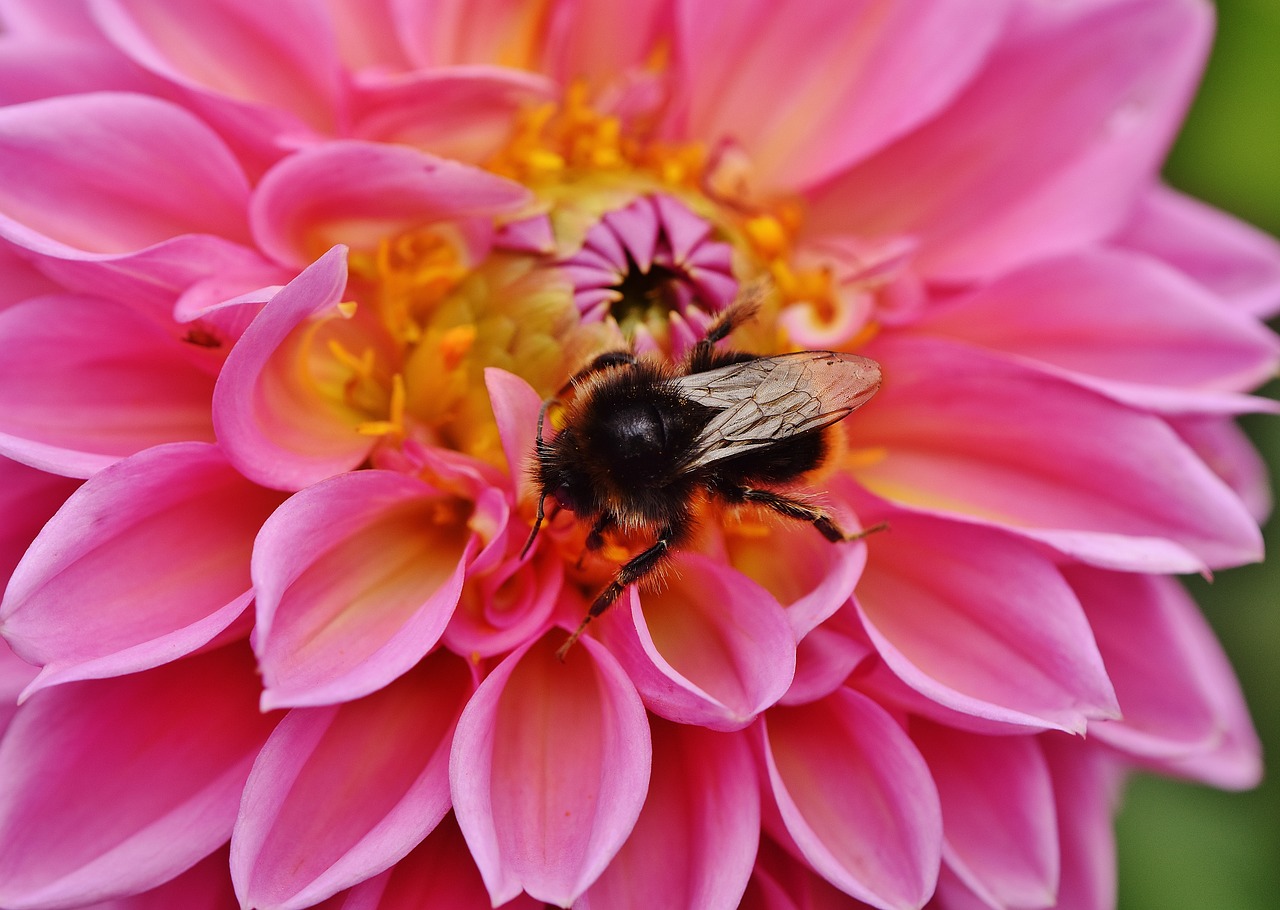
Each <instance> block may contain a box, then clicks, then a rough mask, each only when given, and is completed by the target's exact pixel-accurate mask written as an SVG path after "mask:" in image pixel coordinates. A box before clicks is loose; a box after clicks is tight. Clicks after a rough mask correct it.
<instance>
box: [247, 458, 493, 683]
mask: <svg viewBox="0 0 1280 910" xmlns="http://www.w3.org/2000/svg"><path fill="white" fill-rule="evenodd" d="M469 517H470V504H467V503H463V502H462V501H460V500H456V499H454V498H453V497H450V496H447V495H444V494H441V493H439V492H438V491H437V490H435V489H434V488H432V487H429V486H427V485H426V484H425V483H423V482H422V481H420V480H418V479H417V478H416V477H411V476H408V475H404V474H398V473H394V472H391V471H378V470H369V471H358V472H354V473H351V474H343V475H340V476H338V477H333V478H330V479H329V480H327V481H325V482H323V483H319V484H316V485H315V486H313V487H309V488H307V489H306V490H303V491H302V492H301V493H298V494H296V495H294V496H293V497H291V498H290V499H289V500H288V501H287V502H286V503H285V504H284V505H282V506H281V507H280V508H279V509H277V510H276V512H275V514H274V515H272V516H271V518H270V519H269V520H268V521H267V523H266V524H265V525H263V527H262V532H261V533H260V534H259V535H258V540H257V543H256V544H255V546H254V550H253V583H254V591H255V593H256V595H257V606H258V622H257V627H256V629H255V630H254V648H255V650H256V651H257V653H258V660H259V665H260V667H261V670H262V679H263V683H264V686H265V689H266V691H265V692H264V693H263V696H262V700H263V705H264V707H266V708H275V707H301V706H307V705H324V704H333V703H336V702H341V701H348V700H350V699H353V698H358V697H359V696H361V695H367V694H368V693H370V692H373V691H375V690H377V689H379V688H381V687H382V686H385V685H387V683H389V682H391V681H392V680H393V679H395V678H396V677H398V676H400V675H401V674H402V673H404V672H405V671H406V670H408V669H409V668H410V667H412V666H413V665H414V664H416V663H417V662H418V661H419V660H421V659H422V657H423V656H424V655H426V653H427V652H428V651H430V650H431V648H432V647H433V646H434V645H435V643H436V642H437V641H439V639H440V635H441V633H442V632H443V631H444V628H445V625H446V624H447V623H448V621H449V617H450V616H451V615H452V614H453V610H454V607H455V606H456V604H457V602H458V595H459V592H460V591H461V588H462V580H463V575H464V572H465V569H466V566H467V563H468V562H469V561H470V560H471V558H472V557H473V556H474V554H475V551H476V549H477V541H478V537H477V535H476V534H475V533H474V532H473V531H472V530H471V528H470V527H469V526H468V519H469Z"/></svg>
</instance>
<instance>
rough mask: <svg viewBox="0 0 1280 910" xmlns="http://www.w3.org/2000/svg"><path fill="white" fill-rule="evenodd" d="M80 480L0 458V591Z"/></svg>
mask: <svg viewBox="0 0 1280 910" xmlns="http://www.w3.org/2000/svg"><path fill="white" fill-rule="evenodd" d="M78 486H80V483H79V482H78V481H75V480H71V479H68V478H66V477H59V476H58V475H56V474H46V473H45V472H44V471H38V470H36V469H35V468H29V467H27V466H26V465H24V464H19V463H18V462H16V461H10V460H9V459H7V458H0V515H3V516H5V520H4V522H3V523H0V591H2V590H3V587H4V585H6V584H8V582H9V576H10V575H12V574H13V569H14V567H15V566H17V564H18V561H19V560H20V559H22V554H23V553H25V552H26V551H27V547H29V546H31V541H33V540H35V538H36V535H37V534H38V533H40V529H41V528H42V527H44V523H45V522H46V521H48V520H49V519H50V518H51V517H52V516H53V513H54V512H56V511H58V509H59V508H61V507H62V504H63V503H64V502H66V499H67V497H68V496H70V495H71V494H72V493H74V492H75V491H76V488H77V487H78Z"/></svg>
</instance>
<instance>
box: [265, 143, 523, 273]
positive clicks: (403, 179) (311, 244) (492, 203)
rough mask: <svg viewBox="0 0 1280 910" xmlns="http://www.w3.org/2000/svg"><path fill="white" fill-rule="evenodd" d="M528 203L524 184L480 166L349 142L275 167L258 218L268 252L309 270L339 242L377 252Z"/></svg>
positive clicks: (328, 145) (314, 150) (324, 147)
mask: <svg viewBox="0 0 1280 910" xmlns="http://www.w3.org/2000/svg"><path fill="white" fill-rule="evenodd" d="M353 174H357V175H359V179H358V180H353V179H352V175H353ZM528 200H529V191H528V190H526V189H525V188H524V187H522V186H520V185H519V184H518V183H513V182H512V181H510V180H506V179H504V178H502V177H498V176H495V175H493V174H490V173H488V172H487V171H482V170H480V169H479V168H475V167H471V166H469V165H465V164H460V163H458V162H455V161H450V160H448V159H445V158H437V157H434V156H431V155H427V154H424V153H423V152H419V151H416V150H414V149H411V148H407V147H405V146H396V145H380V144H378V143H374V142H356V141H341V142H329V143H325V144H323V145H320V146H315V147H313V148H309V149H305V150H303V151H301V152H298V153H296V154H294V155H291V156H289V157H288V158H286V159H285V160H284V161H282V162H281V163H280V164H278V165H277V166H276V167H274V168H272V170H271V171H270V172H268V173H267V175H266V176H265V177H263V179H262V182H261V183H260V184H258V187H257V189H256V191H255V192H254V196H253V203H252V207H251V216H250V217H251V220H252V223H253V232H254V236H255V237H256V238H257V239H258V244H259V245H260V246H261V247H262V249H263V250H265V251H266V252H267V253H269V254H270V255H272V256H275V257H276V258H277V259H279V260H280V261H281V262H284V263H288V264H290V265H297V266H301V265H304V264H306V263H307V262H308V261H310V259H311V258H312V257H313V256H314V255H316V254H317V253H318V252H320V251H321V250H325V249H328V248H329V247H330V246H332V245H333V244H335V243H346V244H349V245H351V246H357V247H364V246H374V245H376V242H377V240H378V239H379V238H381V237H387V236H392V235H394V234H396V233H399V232H401V231H404V230H407V229H409V228H415V227H421V226H422V225H426V224H432V223H437V222H455V221H460V220H463V219H469V218H491V217H492V216H493V215H497V214H500V213H504V212H511V211H514V210H515V209H517V208H518V207H520V206H521V205H523V204H524V203H526V202H527V201H528Z"/></svg>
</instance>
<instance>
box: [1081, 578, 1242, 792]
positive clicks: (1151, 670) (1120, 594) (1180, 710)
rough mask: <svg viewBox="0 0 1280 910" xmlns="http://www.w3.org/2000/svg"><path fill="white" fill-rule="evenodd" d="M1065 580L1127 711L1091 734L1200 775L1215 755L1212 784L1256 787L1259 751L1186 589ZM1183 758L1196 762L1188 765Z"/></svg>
mask: <svg viewBox="0 0 1280 910" xmlns="http://www.w3.org/2000/svg"><path fill="white" fill-rule="evenodd" d="M1066 575H1067V580H1068V581H1070V582H1071V585H1072V587H1073V588H1074V589H1075V590H1076V593H1077V594H1078V595H1079V597H1080V602H1081V603H1082V604H1083V605H1084V608H1085V612H1086V613H1087V614H1088V615H1089V621H1090V623H1091V625H1092V626H1093V629H1094V631H1095V632H1096V634H1097V636H1098V647H1099V649H1100V650H1101V652H1102V658H1103V660H1105V661H1106V664H1107V671H1108V673H1109V674H1110V675H1111V679H1112V680H1113V681H1114V682H1115V686H1116V697H1117V698H1118V700H1119V703H1120V710H1121V711H1122V712H1123V717H1122V718H1121V719H1120V720H1116V721H1112V722H1108V723H1099V724H1092V725H1090V727H1089V733H1090V734H1091V735H1094V736H1097V738H1098V739H1099V740H1101V741H1102V742H1105V743H1107V744H1108V745H1110V746H1113V747H1114V748H1116V749H1120V750H1121V751H1123V752H1126V753H1127V754H1129V755H1131V756H1134V757H1136V758H1138V759H1140V760H1145V761H1146V762H1147V763H1150V764H1154V765H1155V766H1156V767H1158V768H1160V769H1161V770H1164V771H1166V772H1171V773H1175V774H1178V773H1186V774H1190V776H1193V777H1194V776H1198V775H1197V774H1196V773H1195V769H1196V767H1198V765H1197V764H1196V763H1197V762H1198V761H1199V760H1200V759H1202V758H1209V757H1212V764H1213V768H1214V771H1213V772H1212V773H1209V774H1208V775H1207V780H1206V782H1208V783H1211V784H1213V785H1214V786H1219V787H1231V788H1235V789H1241V788H1245V787H1251V786H1254V785H1255V784H1256V783H1257V782H1258V780H1259V779H1260V777H1261V775H1262V763H1261V757H1260V751H1261V750H1260V746H1259V744H1258V739H1257V734H1256V733H1254V731H1253V727H1252V725H1251V724H1250V723H1249V720H1248V718H1249V712H1248V709H1247V708H1246V707H1245V703H1244V699H1243V697H1242V696H1241V694H1240V686H1239V684H1238V683H1237V682H1236V680H1235V676H1234V675H1233V674H1232V673H1231V670H1230V665H1229V664H1228V662H1227V659H1226V656H1225V655H1224V654H1223V653H1222V648H1221V646H1220V645H1219V644H1218V642H1217V640H1216V639H1215V638H1214V635H1213V632H1212V630H1211V629H1210V628H1209V625H1208V623H1206V622H1205V620H1204V617H1203V616H1201V615H1200V611H1199V609H1198V608H1197V607H1196V604H1195V602H1194V601H1193V600H1192V599H1191V597H1190V596H1189V595H1188V594H1187V593H1186V591H1184V590H1183V589H1182V587H1181V585H1179V584H1178V583H1177V582H1175V581H1173V580H1171V579H1167V578H1153V577H1150V576H1145V575H1132V574H1127V573H1118V572H1104V571H1101V570H1098V569H1090V568H1087V567H1083V566H1073V567H1071V568H1070V569H1069V570H1068V571H1067V573H1066ZM1224 747H1226V748H1224ZM1184 759H1187V760H1190V761H1191V762H1192V764H1191V765H1190V766H1188V767H1187V768H1185V769H1184V768H1182V767H1181V766H1180V762H1181V760H1184ZM1233 760H1234V766H1232V761H1233Z"/></svg>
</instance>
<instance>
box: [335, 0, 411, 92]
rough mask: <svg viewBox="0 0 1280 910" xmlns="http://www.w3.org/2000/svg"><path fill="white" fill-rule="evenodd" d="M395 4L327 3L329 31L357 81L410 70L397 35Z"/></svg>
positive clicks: (382, 0) (390, 0)
mask: <svg viewBox="0 0 1280 910" xmlns="http://www.w3.org/2000/svg"><path fill="white" fill-rule="evenodd" d="M395 5H396V0H326V2H325V3H324V8H325V11H326V13H327V15H328V18H329V28H330V30H331V31H332V32H333V37H334V39H335V40H336V41H337V43H338V56H339V57H340V58H341V60H342V62H343V64H344V65H345V68H346V69H347V70H348V71H349V72H352V73H355V74H356V78H357V79H360V78H374V77H376V76H378V75H381V74H385V73H399V72H403V71H404V70H407V69H410V68H411V64H410V63H409V59H408V57H406V56H405V53H404V46H403V44H402V43H401V41H400V35H399V34H398V33H397V31H396V21H395V19H394V17H393V12H392V11H393V9H394V7H395Z"/></svg>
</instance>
